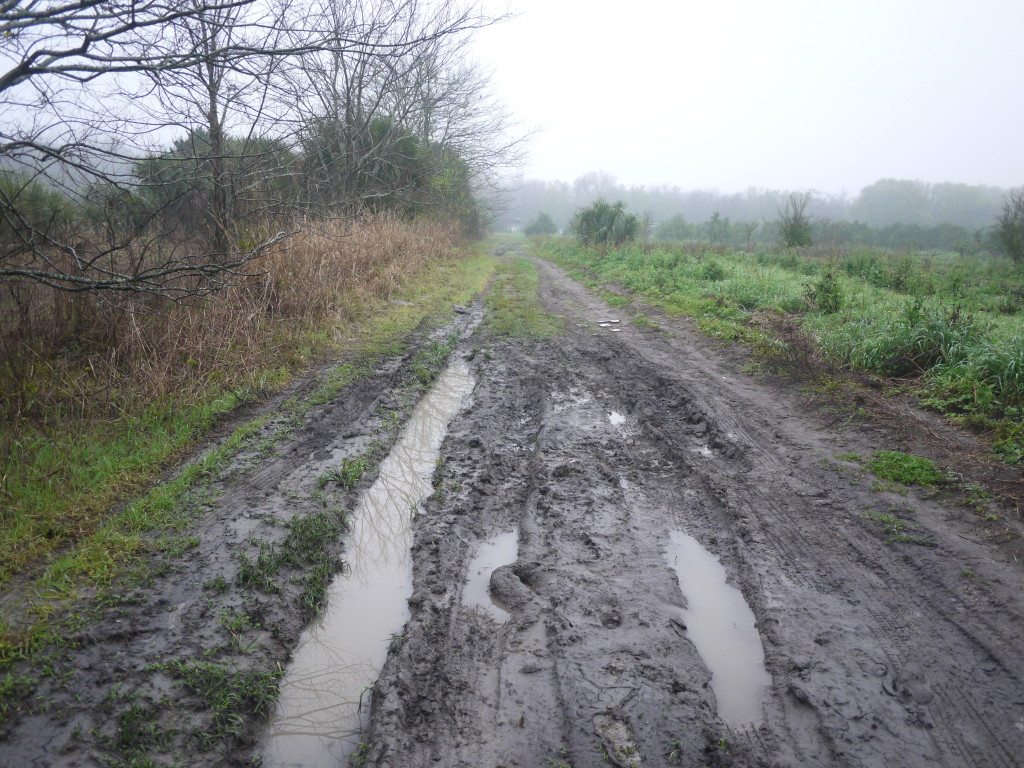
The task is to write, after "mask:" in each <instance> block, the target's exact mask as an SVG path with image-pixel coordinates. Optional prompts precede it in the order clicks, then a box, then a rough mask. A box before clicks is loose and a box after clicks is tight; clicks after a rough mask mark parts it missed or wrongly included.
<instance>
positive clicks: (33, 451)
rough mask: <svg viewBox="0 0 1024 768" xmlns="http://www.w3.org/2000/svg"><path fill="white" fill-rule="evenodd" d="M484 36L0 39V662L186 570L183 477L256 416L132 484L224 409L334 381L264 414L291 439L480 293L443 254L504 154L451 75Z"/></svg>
mask: <svg viewBox="0 0 1024 768" xmlns="http://www.w3.org/2000/svg"><path fill="white" fill-rule="evenodd" d="M501 18H502V17H500V16H491V15H488V14H487V13H486V12H485V10H484V9H482V8H480V7H477V6H476V5H473V4H455V3H453V2H448V0H442V2H438V3H432V4H431V5H430V7H429V8H426V7H424V6H422V4H418V3H416V2H412V1H409V2H407V1H406V0H401V1H400V2H397V3H390V2H387V3H381V2H373V1H371V2H359V3H355V2H347V1H345V2H337V3H330V4H326V5H316V4H309V3H304V2H301V1H300V2H294V3H293V2H285V3H282V4H279V5H275V6H274V7H273V8H271V7H269V6H267V5H265V4H260V3H257V2H254V1H253V0H241V2H238V3H232V4H230V5H229V6H225V5H224V4H220V3H217V2H203V1H200V2H195V3H192V4H189V5H188V7H187V8H181V9H176V10H175V11H174V12H173V13H170V12H169V11H168V10H167V6H166V5H165V4H162V3H159V2H149V1H148V0H144V1H143V2H138V3H131V4H127V5H123V6H122V5H118V6H116V7H109V8H108V7H106V6H104V8H102V9H97V7H95V6H92V5H89V4H85V5H82V6H77V5H76V6H74V7H71V6H69V7H66V8H65V7H60V8H57V7H56V6H52V7H47V8H41V9H39V12H38V13H32V14H29V15H27V16H24V17H22V16H18V15H16V17H15V16H12V17H10V18H5V19H4V20H0V36H5V40H6V41H7V42H8V43H9V45H8V47H7V48H6V49H5V54H7V55H6V58H5V60H4V62H3V64H2V65H0V593H4V596H5V597H6V598H9V599H7V600H5V601H4V603H3V606H2V608H0V660H4V661H8V660H11V659H14V658H16V657H17V656H18V655H19V654H22V653H23V652H24V649H25V648H27V647H28V646H29V645H32V647H35V646H36V645H38V643H36V642H35V640H37V639H38V638H39V637H40V636H41V635H40V632H41V631H42V630H41V629H40V628H41V627H50V629H52V628H53V626H56V625H55V624H53V622H50V618H51V617H54V616H57V615H59V614H60V613H61V612H62V611H63V610H64V609H65V608H66V607H67V604H68V602H69V601H72V600H74V599H75V597H76V596H77V595H79V594H89V595H92V596H93V597H95V598H97V599H99V598H102V596H103V595H104V594H105V591H106V590H109V589H110V588H111V586H110V585H112V584H113V583H115V581H116V579H117V577H118V576H119V575H122V574H123V573H124V572H125V570H126V569H129V568H131V567H133V566H134V565H138V563H139V562H140V560H141V556H142V555H145V554H148V553H149V552H152V551H154V550H160V551H163V552H166V553H168V554H169V555H175V556H177V555H181V554H183V553H184V552H186V551H187V549H188V547H189V546H190V544H189V541H190V539H189V537H188V536H187V534H185V533H184V532H185V531H186V530H187V528H188V526H189V524H190V514H192V512H190V511H189V509H191V508H192V507H195V508H198V506H199V504H200V503H201V502H200V500H199V499H198V496H201V488H202V486H203V483H204V482H205V480H206V479H207V478H208V477H210V476H211V475H212V474H215V473H216V472H217V470H218V468H219V467H221V466H222V465H223V464H224V463H225V462H226V461H227V460H228V459H229V458H230V456H232V455H233V452H235V451H237V450H239V447H240V446H242V445H243V444H245V443H246V442H247V441H249V440H250V439H252V438H253V436H254V435H255V434H256V433H257V432H258V431H259V430H260V428H261V426H263V425H265V424H266V423H268V422H269V421H270V419H269V417H263V420H262V421H261V420H260V419H253V420H250V421H248V422H247V423H245V424H243V425H242V426H240V427H238V429H237V430H236V431H235V432H234V433H233V434H232V435H231V436H230V438H229V439H228V440H227V441H226V442H225V443H222V444H221V445H219V446H218V447H217V448H215V449H214V450H212V451H210V452H208V453H207V454H206V455H205V456H203V457H201V458H200V459H199V460H197V461H196V462H194V463H192V464H189V465H188V466H187V467H185V468H184V470H183V471H182V472H181V473H180V474H178V475H177V476H175V477H173V478H172V479H170V480H168V481H167V482H164V483H161V484H158V485H156V486H153V483H154V482H155V481H156V480H157V479H158V478H159V476H160V474H161V473H162V472H164V471H167V470H168V469H169V468H170V467H171V466H172V465H173V464H174V463H175V462H176V461H178V460H179V459H180V458H181V457H182V456H183V455H184V453H185V451H186V450H188V449H189V448H190V447H192V446H195V445H196V444H197V443H198V442H199V441H200V440H202V439H203V437H204V436H206V435H208V434H209V432H210V430H211V428H213V427H214V426H216V425H217V424H218V423H220V422H221V421H223V420H224V419H227V418H235V416H229V415H230V414H232V412H234V411H236V409H237V408H238V407H239V406H240V405H242V404H244V403H247V402H253V401H256V400H259V399H261V398H263V397H265V396H267V395H269V394H271V393H274V392H278V391H280V390H281V389H282V388H284V387H285V386H286V385H287V384H288V383H289V382H290V381H292V380H293V379H294V377H295V376H296V375H298V374H300V373H302V372H308V371H309V370H310V369H312V368H314V367H316V366H318V365H321V364H323V363H325V362H326V361H327V360H328V359H335V360H338V359H339V358H340V359H343V360H344V362H342V363H339V364H338V366H337V367H336V368H335V369H334V370H333V371H332V372H330V373H329V374H327V375H326V377H325V379H324V380H323V381H322V382H321V383H320V387H319V389H317V391H316V392H314V393H313V394H312V395H310V397H309V398H308V399H307V400H304V401H302V402H298V401H288V402H287V403H286V404H285V405H284V406H283V408H284V411H285V412H286V413H287V414H288V415H289V417H290V418H299V417H300V416H301V415H302V414H303V413H304V410H307V409H308V408H309V407H311V406H312V404H315V403H316V402H317V401H318V399H319V401H320V402H323V401H324V400H326V399H329V398H330V397H332V396H333V395H332V393H335V394H336V393H337V392H338V391H340V389H341V388H342V387H344V386H345V385H346V384H347V383H350V382H351V381H353V380H354V379H355V378H358V377H359V376H362V375H365V374H366V373H368V372H369V371H370V370H371V369H372V367H373V365H374V364H375V361H378V360H380V359H381V358H382V357H384V356H389V355H397V354H401V353H402V352H403V350H404V347H403V344H404V342H403V338H404V337H405V335H407V334H408V333H409V332H410V331H411V330H413V329H414V328H415V327H417V326H418V325H419V324H420V323H422V322H424V321H425V320H426V319H428V318H437V317H439V316H440V315H441V314H443V313H444V312H446V311H448V312H450V309H451V305H452V304H453V303H465V302H467V301H469V299H470V297H471V296H472V295H473V293H474V292H475V291H477V290H479V289H480V288H482V286H483V285H484V284H485V282H486V280H487V277H488V275H489V273H490V270H491V268H492V265H491V261H490V259H489V258H488V257H486V256H483V255H482V254H476V253H469V252H467V250H466V247H465V246H466V243H467V242H469V241H470V240H472V239H475V238H477V237H478V236H479V235H480V233H481V232H482V229H483V224H484V222H485V218H486V215H487V214H486V205H485V202H484V193H485V191H486V190H488V189H490V187H491V186H492V179H493V175H494V173H495V171H496V169H497V168H499V167H504V166H506V165H507V164H509V163H514V162H515V159H516V157H517V153H518V149H517V146H518V143H519V139H516V138H514V137H511V136H510V134H509V121H508V118H507V116H506V115H505V113H504V111H503V109H502V107H501V106H500V104H498V103H497V102H496V101H495V100H494V99H493V98H492V95H491V91H490V88H489V82H488V77H487V75H486V73H484V72H482V71H481V70H480V69H479V68H478V67H476V66H475V65H474V64H472V63H471V62H470V61H468V60H467V55H468V50H469V46H470V39H471V36H472V34H473V32H474V31H475V30H477V29H480V28H482V27H486V26H489V25H491V24H494V23H497V22H499V21H501ZM268 30H272V31H273V34H269V33H268ZM5 33H6V35H5ZM197 41H201V44H200V42H197ZM39 94H44V97H43V98H39ZM327 94H330V97H329V98H328V97H327V96H326V95H327ZM467 104H471V105H472V106H471V107H467ZM421 367H422V369H423V373H422V375H421V374H417V375H418V376H419V377H420V379H421V381H422V380H425V378H424V377H426V376H427V373H426V372H427V370H428V369H429V367H430V365H429V361H427V362H425V363H423V365H422V366H421ZM272 442H273V441H269V442H268V443H267V444H266V445H261V446H260V447H259V450H261V451H263V450H266V451H269V450H273V447H274V446H273V445H272ZM345 471H346V472H347V475H346V477H348V478H349V479H351V476H352V474H353V473H354V471H355V469H354V468H353V467H347V468H345ZM186 494H193V495H194V496H196V498H193V501H192V502H191V507H189V508H188V509H186V506H187V505H185V506H183V502H182V500H183V498H184V496H185V495H186ZM193 546H194V545H193ZM12 595H13V596H12ZM313 602H314V603H315V600H314V601H313ZM47 631H49V630H47ZM33 638H34V639H33Z"/></svg>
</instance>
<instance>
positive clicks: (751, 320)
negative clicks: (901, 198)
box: [536, 238, 1024, 462]
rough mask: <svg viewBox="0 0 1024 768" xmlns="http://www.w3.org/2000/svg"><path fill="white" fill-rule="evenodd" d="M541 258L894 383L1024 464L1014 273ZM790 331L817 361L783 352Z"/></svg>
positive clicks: (842, 252) (1021, 282) (985, 263)
mask: <svg viewBox="0 0 1024 768" xmlns="http://www.w3.org/2000/svg"><path fill="white" fill-rule="evenodd" d="M536 248H537V252H538V254H539V255H541V256H543V257H545V258H550V259H552V260H554V261H556V262H558V263H560V264H561V265H563V266H565V267H567V268H569V269H570V270H571V271H572V272H573V273H574V275H575V276H577V277H580V278H582V279H584V280H585V281H587V282H589V283H590V284H591V285H594V286H598V287H601V288H603V289H604V290H605V291H607V292H608V293H609V294H622V293H626V294H636V295H638V296H640V297H643V298H644V299H645V300H646V301H647V302H648V303H649V304H651V305H653V306H656V307H660V308H661V309H662V310H664V311H665V312H668V313H670V314H685V315H688V316H691V317H693V318H695V320H696V321H697V324H698V326H699V327H700V328H701V329H702V330H703V331H705V332H706V333H708V334H710V335H713V336H717V337H721V338H725V339H731V340H740V341H745V342H748V343H750V344H752V345H753V346H754V347H755V348H757V349H758V350H760V351H761V352H763V353H765V354H769V355H776V356H778V355H782V356H785V355H794V354H803V355H808V354H810V355H820V356H822V357H823V358H825V359H827V360H829V361H830V362H832V363H833V364H837V365H841V366H848V367H851V368H854V369H858V370H863V371H869V372H872V373H876V374H880V375H883V376H886V377H889V378H890V379H893V380H895V381H894V382H893V383H894V384H895V385H897V386H900V387H902V388H904V389H905V390H906V391H910V392H913V393H915V394H916V395H917V396H918V397H920V398H921V402H922V403H923V404H924V405H925V406H927V407H929V408H932V409H934V410H937V411H939V412H941V413H944V414H946V415H948V416H949V417H951V418H953V419H954V420H957V421H959V422H961V423H963V424H965V425H967V426H970V427H973V428H976V429H978V430H982V431H984V432H986V433H988V434H989V435H990V436H991V439H992V445H993V449H994V451H995V452H996V454H998V455H999V456H1000V457H1001V458H1002V459H1003V460H1005V461H1008V462H1021V461H1024V426H1022V421H1024V331H1022V319H1024V276H1022V273H1021V270H1020V267H1019V266H1017V265H1015V264H1014V262H1013V261H1011V260H1010V259H1005V258H997V257H970V256H957V255H954V254H938V253H932V254H920V253H909V252H908V253H900V252H892V251H886V250H882V249H869V248H860V249H838V248H831V249H822V248H819V249H792V248H791V249H782V248H778V247H776V248H772V249H759V250H754V251H739V250H731V249H728V248H725V247H711V246H708V245H694V244H666V243H659V244H656V245H639V244H635V243H634V244H627V245H624V246H623V247H620V248H601V247H588V246H586V245H584V244H582V243H580V242H577V241H573V240H569V239H557V238H551V239H544V240H540V241H538V242H537V244H536ZM613 298H615V299H617V300H618V301H619V302H620V303H621V302H625V301H627V299H625V298H624V297H623V296H621V295H619V296H617V297H613ZM780 324H781V325H785V326H788V327H792V328H795V329H796V330H797V331H798V332H799V336H800V339H801V340H802V342H806V341H807V340H809V341H810V347H811V348H810V349H809V350H807V349H803V350H799V349H796V348H795V347H796V346H797V345H795V343H794V340H793V339H792V338H790V339H787V340H783V339H782V338H780V334H778V333H777V332H776V331H777V328H778V327H779V325H780Z"/></svg>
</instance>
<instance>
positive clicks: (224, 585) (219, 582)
mask: <svg viewBox="0 0 1024 768" xmlns="http://www.w3.org/2000/svg"><path fill="white" fill-rule="evenodd" d="M203 589H206V590H209V591H210V592H217V593H219V594H223V593H225V592H227V591H228V590H229V589H231V583H230V582H229V581H228V580H227V579H225V578H224V574H220V575H219V576H216V577H214V578H212V579H210V580H209V581H204V582H203Z"/></svg>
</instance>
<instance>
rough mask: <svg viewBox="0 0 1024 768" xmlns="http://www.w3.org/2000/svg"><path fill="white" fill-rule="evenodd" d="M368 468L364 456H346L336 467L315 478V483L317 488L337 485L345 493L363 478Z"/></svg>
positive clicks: (368, 464)
mask: <svg viewBox="0 0 1024 768" xmlns="http://www.w3.org/2000/svg"><path fill="white" fill-rule="evenodd" d="M369 467H370V462H369V461H368V460H367V459H366V457H365V456H346V457H345V458H344V459H342V460H341V464H340V465H339V466H337V467H334V468H332V469H329V470H327V471H326V472H324V473H323V474H322V475H320V476H319V477H317V479H316V483H317V486H318V487H319V488H325V487H326V486H327V484H328V483H331V482H334V483H338V485H340V486H341V487H342V488H344V489H345V490H346V491H350V490H352V489H353V488H355V486H356V483H358V482H359V478H361V477H362V476H363V473H365V472H366V470H367V469H369Z"/></svg>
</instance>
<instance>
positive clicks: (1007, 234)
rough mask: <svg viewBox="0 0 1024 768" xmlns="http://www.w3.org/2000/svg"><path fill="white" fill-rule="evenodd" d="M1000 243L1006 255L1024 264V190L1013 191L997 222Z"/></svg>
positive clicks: (1007, 198) (1008, 196)
mask: <svg viewBox="0 0 1024 768" xmlns="http://www.w3.org/2000/svg"><path fill="white" fill-rule="evenodd" d="M996 234H997V236H998V238H999V244H1000V245H1001V246H1002V247H1003V250H1004V251H1006V255H1007V256H1009V257H1010V258H1011V259H1013V260H1014V262H1015V263H1017V264H1022V265H1024V192H1011V193H1010V194H1009V195H1007V197H1006V202H1005V203H1003V212H1002V213H1001V214H999V219H998V220H997V223H996Z"/></svg>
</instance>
